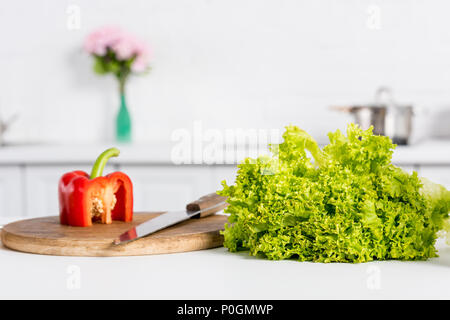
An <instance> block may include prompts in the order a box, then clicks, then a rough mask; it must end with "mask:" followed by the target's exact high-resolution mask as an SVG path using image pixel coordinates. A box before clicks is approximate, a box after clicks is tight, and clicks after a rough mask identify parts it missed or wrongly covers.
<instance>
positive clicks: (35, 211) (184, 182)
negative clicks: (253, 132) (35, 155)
mask: <svg viewBox="0 0 450 320" xmlns="http://www.w3.org/2000/svg"><path fill="white" fill-rule="evenodd" d="M402 168H403V169H405V170H406V171H408V172H411V171H412V170H413V169H414V170H416V171H418V172H419V175H420V176H423V177H427V178H429V179H430V180H432V181H434V182H437V183H441V184H443V185H444V186H446V187H447V188H450V166H420V167H419V166H402ZM75 169H77V170H85V171H87V172H89V170H90V169H91V168H90V165H80V164H76V163H75V164H54V165H50V164H49V165H32V164H27V165H1V166H0V216H26V217H37V216H48V215H58V211H59V209H58V180H59V178H60V177H61V175H63V174H64V173H66V172H69V171H73V170H75ZM116 170H121V171H123V172H125V173H127V174H128V175H129V176H130V178H131V180H132V181H133V185H134V209H135V210H136V211H165V210H176V209H182V208H184V207H185V205H186V203H188V202H190V201H193V200H195V199H197V198H199V197H200V196H202V195H205V194H208V193H211V192H215V191H218V190H221V189H222V186H221V181H223V180H226V182H227V184H228V185H231V184H233V183H234V181H235V178H236V174H237V167H236V166H235V165H214V166H206V165H204V166H199V165H180V166H177V165H171V164H167V165H164V164H161V165H158V164H149V165H144V164H127V165H121V164H115V165H108V166H107V168H106V169H105V172H104V173H105V174H107V173H108V172H111V171H116Z"/></svg>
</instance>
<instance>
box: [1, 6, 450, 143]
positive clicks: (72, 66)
mask: <svg viewBox="0 0 450 320" xmlns="http://www.w3.org/2000/svg"><path fill="white" fill-rule="evenodd" d="M374 5H375V7H373V6H374ZM71 6H72V7H71ZM73 6H75V8H79V9H80V18H81V25H80V29H77V30H70V29H69V28H67V19H68V18H69V15H70V14H68V13H67V10H68V8H73ZM373 8H375V10H377V8H379V9H380V20H379V22H380V24H377V23H376V21H375V24H374V23H373V20H371V19H372V18H373V17H374V15H373V10H374V9H373ZM0 10H1V11H0V39H1V45H0V70H1V71H2V72H1V75H2V76H0V112H1V114H3V115H5V116H8V115H10V114H12V113H14V112H15V111H18V112H20V118H19V120H18V121H17V122H16V123H15V125H14V126H13V127H12V128H11V131H10V132H9V133H8V136H7V138H8V139H9V140H10V141H29V140H33V141H44V142H54V141H56V142H69V141H78V142H86V141H94V142H95V141H105V140H108V139H110V138H111V133H112V123H113V116H114V113H115V112H116V108H117V105H118V101H117V100H118V99H117V97H116V84H115V82H114V79H112V78H110V77H107V78H102V77H98V76H96V75H94V74H93V72H92V71H91V59H90V57H88V56H86V55H85V54H84V53H83V52H82V51H81V44H82V41H83V39H84V37H85V36H86V35H87V34H88V33H89V32H90V31H91V30H92V29H93V28H95V27H98V26H102V25H104V24H119V25H121V26H122V27H124V28H126V29H129V30H130V31H132V32H134V33H136V34H137V35H138V36H140V37H141V38H144V39H146V40H147V41H148V42H149V43H150V44H151V46H152V47H153V51H154V58H153V63H152V66H153V71H152V72H151V74H149V75H148V76H145V77H142V78H135V79H134V80H133V81H132V82H130V83H129V87H128V89H129V90H128V99H129V105H130V108H131V110H132V113H133V117H134V121H135V123H134V124H135V138H136V140H138V141H147V140H148V141H150V140H168V139H169V138H170V133H171V132H172V130H173V129H175V128H180V127H187V128H190V127H191V125H192V121H194V120H203V121H204V126H205V127H211V128H226V127H228V128H230V127H231V128H234V127H243V128H255V127H257V128H266V127H267V128H278V127H282V126H284V125H286V124H288V123H294V124H298V125H299V126H301V127H303V128H305V129H307V130H309V131H311V133H313V134H314V135H315V136H316V137H318V138H319V139H322V138H323V137H324V134H325V133H326V132H328V131H330V130H332V129H335V128H338V127H340V128H342V127H344V125H345V123H346V122H347V121H348V120H349V119H350V118H348V117H347V116H345V115H341V114H337V113H334V112H331V111H329V110H328V109H327V108H328V106H329V105H333V104H345V103H352V102H367V101H370V100H371V99H372V96H373V92H374V90H375V88H376V87H377V86H379V85H389V86H392V87H393V88H394V90H395V93H396V96H397V99H398V100H399V101H402V102H412V103H414V104H415V105H417V106H419V107H426V108H429V109H430V110H429V111H428V114H423V113H420V119H422V120H421V122H420V123H419V124H418V125H417V126H416V127H417V128H420V132H421V133H420V134H421V135H424V134H433V135H450V129H448V126H447V125H446V123H448V120H450V111H447V109H446V107H447V106H448V105H450V90H449V86H450V19H449V12H450V2H449V1H445V0H440V1H437V0H436V1H425V0H421V1H411V0H397V1H388V0H385V1H378V0H372V1H366V0H344V1H343V0H310V1H299V0H189V1H188V0H170V1H167V0H139V1H138V0H128V1H118V0H73V1H60V0H59V1H58V0H47V1H30V0H27V1H25V0H14V1H12V0H9V1H6V0H2V2H1V4H0ZM371 10H372V11H371ZM69 11H70V9H69ZM375 20H376V19H375ZM425 116H426V117H425Z"/></svg>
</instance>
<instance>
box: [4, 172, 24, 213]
mask: <svg viewBox="0 0 450 320" xmlns="http://www.w3.org/2000/svg"><path fill="white" fill-rule="evenodd" d="M22 194H23V175H22V171H21V170H20V167H19V166H2V167H0V216H2V217H8V216H21V215H23V209H24V207H23V205H24V201H23V197H22Z"/></svg>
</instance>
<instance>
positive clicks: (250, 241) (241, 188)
mask: <svg viewBox="0 0 450 320" xmlns="http://www.w3.org/2000/svg"><path fill="white" fill-rule="evenodd" d="M328 136H329V139H330V143H329V144H328V145H327V146H325V147H323V148H319V146H318V144H317V143H316V141H315V140H314V139H313V138H312V137H311V136H310V135H308V134H307V133H306V132H305V131H303V130H301V129H299V128H297V127H295V126H288V127H286V132H285V133H284V134H283V138H284V142H283V143H281V144H280V145H277V146H272V147H271V148H272V154H273V156H272V157H259V158H258V159H250V158H247V159H245V160H244V161H243V163H241V164H240V165H239V166H238V167H239V170H238V175H237V177H236V183H235V184H234V185H231V186H228V185H226V183H225V182H223V187H224V188H223V190H222V191H219V192H218V193H219V194H221V195H223V196H228V202H229V204H230V205H229V206H228V208H227V209H226V212H228V213H229V214H230V217H229V223H228V224H227V225H226V226H225V231H224V232H223V235H224V238H225V241H224V245H225V247H227V248H228V249H229V250H230V251H238V250H249V251H250V254H252V255H258V254H260V255H263V256H265V257H266V258H268V259H276V260H279V259H288V258H293V259H297V260H300V261H315V262H367V261H372V260H388V259H399V260H424V259H427V258H430V257H435V256H437V254H436V249H435V247H434V244H435V241H436V238H437V237H438V234H439V232H440V231H441V232H445V231H443V230H445V229H447V230H448V229H450V228H449V226H450V223H449V212H450V191H448V190H447V189H445V188H444V187H443V186H441V185H438V184H434V183H432V182H430V181H428V180H426V179H421V178H419V177H418V176H417V173H415V172H414V173H412V174H409V173H407V172H405V171H403V170H402V169H400V168H398V167H396V166H394V165H393V164H391V157H392V153H393V149H394V148H395V145H393V144H392V142H391V140H390V139H389V138H387V137H384V136H377V135H374V134H373V133H372V129H369V130H366V131H363V130H361V129H360V128H359V127H358V126H356V125H353V124H350V125H349V126H348V128H347V135H344V134H343V133H341V132H340V131H336V132H334V133H329V135H328ZM448 233H450V232H448Z"/></svg>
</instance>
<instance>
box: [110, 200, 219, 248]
mask: <svg viewBox="0 0 450 320" xmlns="http://www.w3.org/2000/svg"><path fill="white" fill-rule="evenodd" d="M225 200H226V197H222V196H219V195H218V194H216V193H211V194H208V195H206V196H203V197H201V198H199V199H198V200H196V201H194V202H191V203H189V204H188V205H187V206H186V209H185V210H179V211H169V212H166V213H163V214H161V215H159V216H157V217H155V218H153V219H150V220H148V221H146V222H143V223H141V224H139V225H137V226H135V227H133V228H131V229H130V230H128V231H126V232H124V233H122V234H121V235H120V236H119V237H118V238H116V239H114V242H113V243H114V245H120V244H125V243H129V242H131V241H134V240H137V239H140V238H142V237H145V236H148V235H150V234H152V233H154V232H156V231H159V230H162V229H165V228H167V227H170V226H173V225H175V224H177V223H180V222H182V221H185V220H188V219H191V218H204V217H207V216H209V215H212V214H213V213H216V212H218V211H220V210H222V209H224V208H225V207H226V206H227V205H228V204H227V203H226V202H225Z"/></svg>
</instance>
